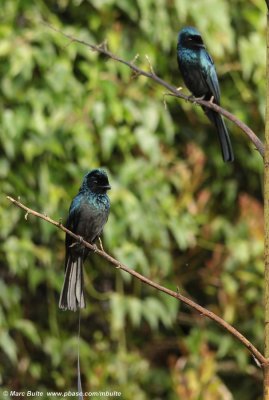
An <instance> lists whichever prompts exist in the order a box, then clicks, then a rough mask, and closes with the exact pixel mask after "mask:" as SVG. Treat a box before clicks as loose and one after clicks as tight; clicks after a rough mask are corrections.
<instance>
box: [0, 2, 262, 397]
mask: <svg viewBox="0 0 269 400" xmlns="http://www.w3.org/2000/svg"><path fill="white" fill-rule="evenodd" d="M265 20H266V9H265V2H264V1H263V0H250V1H249V2H247V3H246V2H245V1H243V0H199V1H198V0H196V1H189V0H170V1H168V0H167V1H165V0H154V1H153V0H102V1H101V0H91V1H86V0H84V1H83V0H53V1H52V0H47V1H45V0H36V1H34V2H33V1H31V0H14V1H10V0H2V2H1V9H0V21H1V24H0V39H1V40H0V60H1V62H0V81H1V89H2V90H1V92H2V95H1V97H0V107H1V113H0V119H1V124H0V146H1V154H0V179H1V198H0V226H1V232H0V235H1V245H0V263H1V280H0V299H1V302H0V321H1V322H0V360H1V363H0V382H1V387H2V388H3V389H8V390H10V389H11V390H18V391H20V390H32V391H35V390H43V391H46V390H50V389H51V390H62V391H66V390H76V350H77V342H76V335H77V318H78V317H77V315H76V314H74V313H70V312H61V311H59V309H58V304H57V303H58V298H59V292H60V288H61V284H62V281H63V269H64V266H63V264H64V235H63V232H61V231H59V230H57V229H55V228H54V227H53V226H51V225H49V224H47V223H45V222H44V221H41V220H37V219H34V218H33V217H29V218H28V221H25V219H24V216H23V213H22V212H21V210H19V209H17V208H15V207H13V206H12V205H11V204H9V203H8V201H7V200H6V197H5V196H6V195H12V196H15V197H17V196H20V198H21V200H22V201H23V202H24V203H26V204H27V205H28V206H30V207H33V208H34V209H37V210H39V211H42V212H44V213H47V214H48V215H50V216H51V217H52V218H55V219H56V220H57V219H60V218H63V220H64V219H65V217H66V215H67V211H68V208H69V205H70V202H71V199H72V197H73V196H74V195H75V194H76V193H77V190H78V187H79V185H80V182H81V179H82V177H83V175H84V173H86V172H87V171H88V170H89V169H91V168H93V167H99V166H102V167H105V168H106V170H107V171H108V174H109V177H110V181H111V184H112V186H113V190H112V191H111V192H110V198H111V203H112V210H111V215H110V218H109V222H108V224H107V225H106V228H105V232H104V238H103V243H104V246H105V249H106V250H107V251H108V252H110V253H111V254H112V255H114V256H115V257H117V258H118V259H120V260H121V261H123V262H125V263H127V264H128V265H129V266H130V267H132V268H134V269H135V270H137V271H139V272H141V273H142V274H145V275H146V276H148V277H149V278H151V279H153V280H154V281H156V282H159V283H161V284H163V285H165V286H167V287H169V288H171V289H173V290H175V289H176V288H177V287H178V288H179V290H180V291H181V292H182V293H183V294H185V295H187V296H189V297H190V298H192V299H194V300H195V301H197V302H199V303H200V304H201V305H203V306H205V307H207V308H209V309H210V310H213V311H214V312H216V313H217V314H219V315H220V316H222V317H223V318H225V319H226V320H227V321H228V322H230V323H231V324H233V325H234V326H235V327H236V328H238V329H239V330H241V332H242V333H243V334H244V335H246V336H247V337H248V338H249V339H250V340H252V341H253V343H254V344H255V345H256V346H258V347H259V348H260V349H262V347H263V309H262V292H263V211H262V210H263V208H262V185H261V182H262V168H263V165H262V160H261V157H260V156H259V154H258V152H257V151H255V150H254V149H253V146H252V145H251V144H250V143H249V142H248V141H247V139H246V137H245V136H244V135H243V133H242V132H240V131H239V129H238V128H236V127H235V126H234V125H232V124H230V123H229V122H228V126H229V129H230V132H231V137H232V142H233V147H234V152H235V158H236V161H235V162H234V163H233V164H232V165H225V164H224V163H223V162H222V158H221V154H220V149H219V144H218V141H217V138H216V134H215V132H214V129H213V128H212V126H211V125H210V124H209V122H208V121H207V119H206V118H205V116H204V115H203V112H202V111H201V110H200V108H199V107H194V106H193V105H190V104H187V103H186V102H183V101H178V100H176V99H174V98H166V102H167V108H165V107H164V103H163V93H164V89H163V88H162V87H158V86H157V85H156V84H155V83H154V82H152V81H149V80H147V79H145V78H142V77H139V78H134V77H133V76H132V74H131V71H130V70H128V68H127V67H125V66H123V65H120V64H117V63H115V62H113V61H111V60H107V59H106V58H104V57H100V56H98V54H96V53H94V52H92V51H90V50H89V49H88V48H86V47H84V46H82V45H78V44H77V43H70V41H68V40H67V39H66V38H64V37H63V36H61V35H60V34H58V33H55V32H53V31H52V30H50V29H49V28H48V27H47V26H45V25H43V24H42V21H46V22H48V23H50V24H52V25H53V26H54V27H56V28H58V29H61V30H62V31H64V32H66V33H68V34H71V35H73V36H75V37H77V38H80V39H84V40H86V41H88V42H90V43H94V44H99V43H101V42H103V41H104V40H107V42H108V45H109V48H110V50H112V51H114V52H116V53H117V54H118V55H120V56H121V57H123V58H125V59H127V60H132V59H134V57H135V56H136V54H139V58H138V59H137V61H136V62H137V64H138V65H139V66H140V67H142V68H144V69H148V68H149V65H148V63H147V60H146V57H145V56H146V55H147V56H148V57H149V58H150V60H151V63H152V65H153V67H154V69H155V71H156V73H157V74H158V75H160V76H161V77H162V78H163V79H165V80H167V81H168V82H170V83H172V84H174V85H175V86H180V85H182V84H183V83H182V79H181V76H180V74H179V72H178V69H177V63H176V53H175V48H176V42H177V32H178V31H179V29H181V28H182V27H183V26H184V25H187V24H191V25H195V26H196V27H197V28H198V29H199V30H200V31H201V32H202V33H203V36H204V40H205V42H206V44H207V46H208V49H209V51H210V52H211V54H212V56H213V58H214V60H215V64H216V66H217V70H218V75H219V80H220V85H221V90H222V105H223V106H224V107H225V108H227V109H229V110H230V111H232V112H233V113H234V114H236V115H237V116H238V117H239V118H241V119H242V120H243V121H245V122H246V123H247V124H249V125H250V126H251V127H252V128H253V129H254V131H255V132H256V133H257V134H258V135H259V136H260V137H261V138H262V135H263V123H264V101H265V100H264V90H265V66H264V64H265V48H266V47H265ZM86 270H87V273H86V291H87V300H88V303H87V308H86V310H84V311H83V312H82V326H81V329H82V332H81V336H82V339H81V369H82V381H83V389H84V390H85V391H98V390H118V391H121V392H122V398H123V399H126V400H129V399H130V400H131V399H134V398H135V399H136V400H144V399H168V400H173V399H184V400H185V399H190V400H198V399H199V400H202V399H206V400H207V399H211V400H218V399H224V400H230V399H240V400H241V399H244V400H251V399H259V398H261V397H260V396H261V392H262V380H261V371H260V370H259V369H258V368H257V367H256V365H255V362H254V361H253V359H252V358H251V356H250V355H249V353H248V352H247V350H246V349H245V348H243V347H242V346H241V344H239V343H237V342H236V341H235V340H234V339H233V338H232V337H231V336H229V335H227V334H226V332H224V331H223V330H221V329H220V328H219V327H218V326H216V325H214V324H213V323H212V322H210V321H208V320H204V319H203V318H202V317H201V316H199V315H198V314H197V313H194V312H193V311H192V310H190V309H188V308H186V307H185V306H184V305H181V304H179V303H178V302H176V301H174V300H173V299H171V298H169V297H167V296H164V295H162V294H161V293H159V292H157V291H154V290H153V289H151V288H149V287H146V286H144V285H142V284H141V283H140V282H139V281H136V280H134V279H131V278H130V276H128V275H126V274H124V273H122V272H121V271H118V270H115V269H114V268H113V267H111V266H110V265H108V264H107V263H106V262H104V261H103V260H102V259H100V258H99V257H97V256H95V255H93V256H91V257H90V260H89V261H88V263H87V265H86ZM32 398H34V397H32Z"/></svg>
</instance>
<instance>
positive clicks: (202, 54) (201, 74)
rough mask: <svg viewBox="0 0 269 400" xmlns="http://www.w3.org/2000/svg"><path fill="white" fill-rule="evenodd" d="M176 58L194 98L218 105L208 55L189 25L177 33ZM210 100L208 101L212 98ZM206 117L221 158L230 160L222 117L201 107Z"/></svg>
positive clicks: (231, 155) (195, 31)
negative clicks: (216, 139)
mask: <svg viewBox="0 0 269 400" xmlns="http://www.w3.org/2000/svg"><path fill="white" fill-rule="evenodd" d="M177 61H178V66H179V69H180V71H181V74H182V76H183V79H184V82H185V84H186V86H187V87H188V89H189V90H190V91H191V92H192V94H193V95H194V96H195V97H202V98H203V99H204V100H211V99H212V100H213V101H214V102H215V103H216V104H218V105H219V104H220V88H219V82H218V77H217V73H216V70H215V66H214V63H213V60H212V58H211V57H210V55H209V54H208V52H207V51H206V49H205V45H204V42H203V39H202V37H201V35H200V33H199V32H198V31H197V30H196V29H195V28H193V27H191V26H187V27H186V28H183V29H182V30H181V31H180V32H179V35H178V43H177ZM212 100H211V101H212ZM203 110H204V112H205V114H206V115H207V117H208V118H209V119H210V120H211V121H212V122H213V123H214V125H215V126H216V128H217V131H218V135H219V141H220V145H221V151H222V156H223V160H224V161H233V160H234V155H233V150H232V145H231V142H230V138H229V133H228V131H227V128H226V126H225V123H224V121H223V119H222V116H221V115H220V114H218V113H216V112H215V111H212V110H210V109H209V108H205V107H203Z"/></svg>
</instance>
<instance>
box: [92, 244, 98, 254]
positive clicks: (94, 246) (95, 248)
mask: <svg viewBox="0 0 269 400" xmlns="http://www.w3.org/2000/svg"><path fill="white" fill-rule="evenodd" d="M92 246H93V252H94V253H96V252H97V250H98V247H97V246H96V244H95V243H93V245H92Z"/></svg>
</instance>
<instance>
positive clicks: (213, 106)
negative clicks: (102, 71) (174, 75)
mask: <svg viewBox="0 0 269 400" xmlns="http://www.w3.org/2000/svg"><path fill="white" fill-rule="evenodd" d="M268 2H269V0H268ZM43 24H44V25H45V26H47V27H49V28H50V29H52V30H53V31H55V32H58V33H60V34H61V35H63V36H65V37H66V38H67V39H69V40H70V41H71V42H76V43H80V44H82V45H84V46H87V47H89V48H90V49H91V50H93V51H97V52H98V53H101V54H103V55H105V56H107V57H109V58H111V59H112V60H114V61H117V62H119V63H121V64H124V65H126V66H127V67H129V68H130V69H131V70H133V71H134V72H135V74H136V76H139V75H143V76H145V77H147V78H150V79H152V80H153V81H155V82H156V83H158V84H159V85H161V86H163V87H165V88H166V89H167V90H168V91H169V94H170V95H173V96H174V97H177V98H181V99H184V100H186V101H189V102H191V103H193V104H199V105H200V106H204V107H206V108H210V109H212V110H214V111H216V112H218V113H219V114H222V115H223V116H224V117H226V118H228V119H229V120H230V121H232V122H233V123H234V124H235V125H237V126H238V127H239V128H240V129H241V130H242V131H243V132H244V133H245V134H246V135H247V136H248V138H249V139H250V140H251V142H252V143H253V144H254V145H255V147H256V149H257V150H258V151H259V153H260V154H261V156H262V157H263V156H264V145H263V143H262V142H261V140H260V139H259V138H258V137H257V136H256V135H255V133H254V132H253V131H252V130H251V129H250V128H249V127H248V126H247V125H246V124H245V123H244V122H242V121H240V120H239V119H238V118H237V117H236V116H235V115H233V114H231V113H230V112H229V111H227V110H225V109H224V108H222V107H220V106H218V105H217V104H214V103H211V102H210V101H205V100H196V99H194V98H192V97H190V96H187V95H185V94H183V93H181V91H180V90H178V89H177V88H176V87H175V86H172V85H170V84H169V83H167V82H166V81H164V80H163V79H161V78H160V77H159V76H158V75H156V74H155V72H154V70H153V68H152V66H151V65H150V72H148V71H144V70H142V69H140V68H139V67H137V66H136V65H135V64H134V62H129V61H126V60H123V59H122V58H120V57H119V56H117V55H116V54H113V53H111V52H110V51H109V50H108V49H107V46H106V43H102V44H101V45H99V46H97V45H94V44H90V43H87V42H85V41H84V40H80V39H76V38H75V37H73V36H71V35H68V34H66V33H64V32H62V31H60V30H59V29H57V28H54V27H53V26H51V25H49V24H47V23H46V22H43ZM136 58H137V57H135V60H136Z"/></svg>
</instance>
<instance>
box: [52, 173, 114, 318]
mask: <svg viewBox="0 0 269 400" xmlns="http://www.w3.org/2000/svg"><path fill="white" fill-rule="evenodd" d="M110 188H111V187H110V185H109V181H108V177H107V174H106V172H105V171H103V170H102V169H94V170H92V171H90V172H88V173H87V174H86V175H85V177H84V179H83V182H82V185H81V187H80V189H79V192H78V194H77V195H76V197H75V198H74V199H73V201H72V203H71V206H70V209H69V215H68V219H67V222H66V228H68V229H70V230H71V231H72V232H74V233H76V234H77V235H80V236H81V237H82V238H83V239H85V240H86V241H88V242H90V243H93V242H94V241H95V239H96V238H98V237H99V236H100V235H101V233H102V230H103V227H104V225H105V223H106V222H107V219H108V214H109V210H110V201H109V197H108V195H107V193H106V192H107V190H109V189H110ZM65 247H66V257H65V277H64V284H63V287H62V292H61V296H60V301H59V307H60V308H62V309H63V310H72V311H76V310H77V308H78V307H80V308H85V306H86V303H85V297H84V291H83V268H82V267H83V262H84V260H85V258H86V257H87V255H88V254H89V251H90V250H89V249H87V248H85V247H84V246H83V245H82V244H80V243H79V242H77V241H76V240H75V239H73V238H72V237H71V236H70V235H66V238H65Z"/></svg>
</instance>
